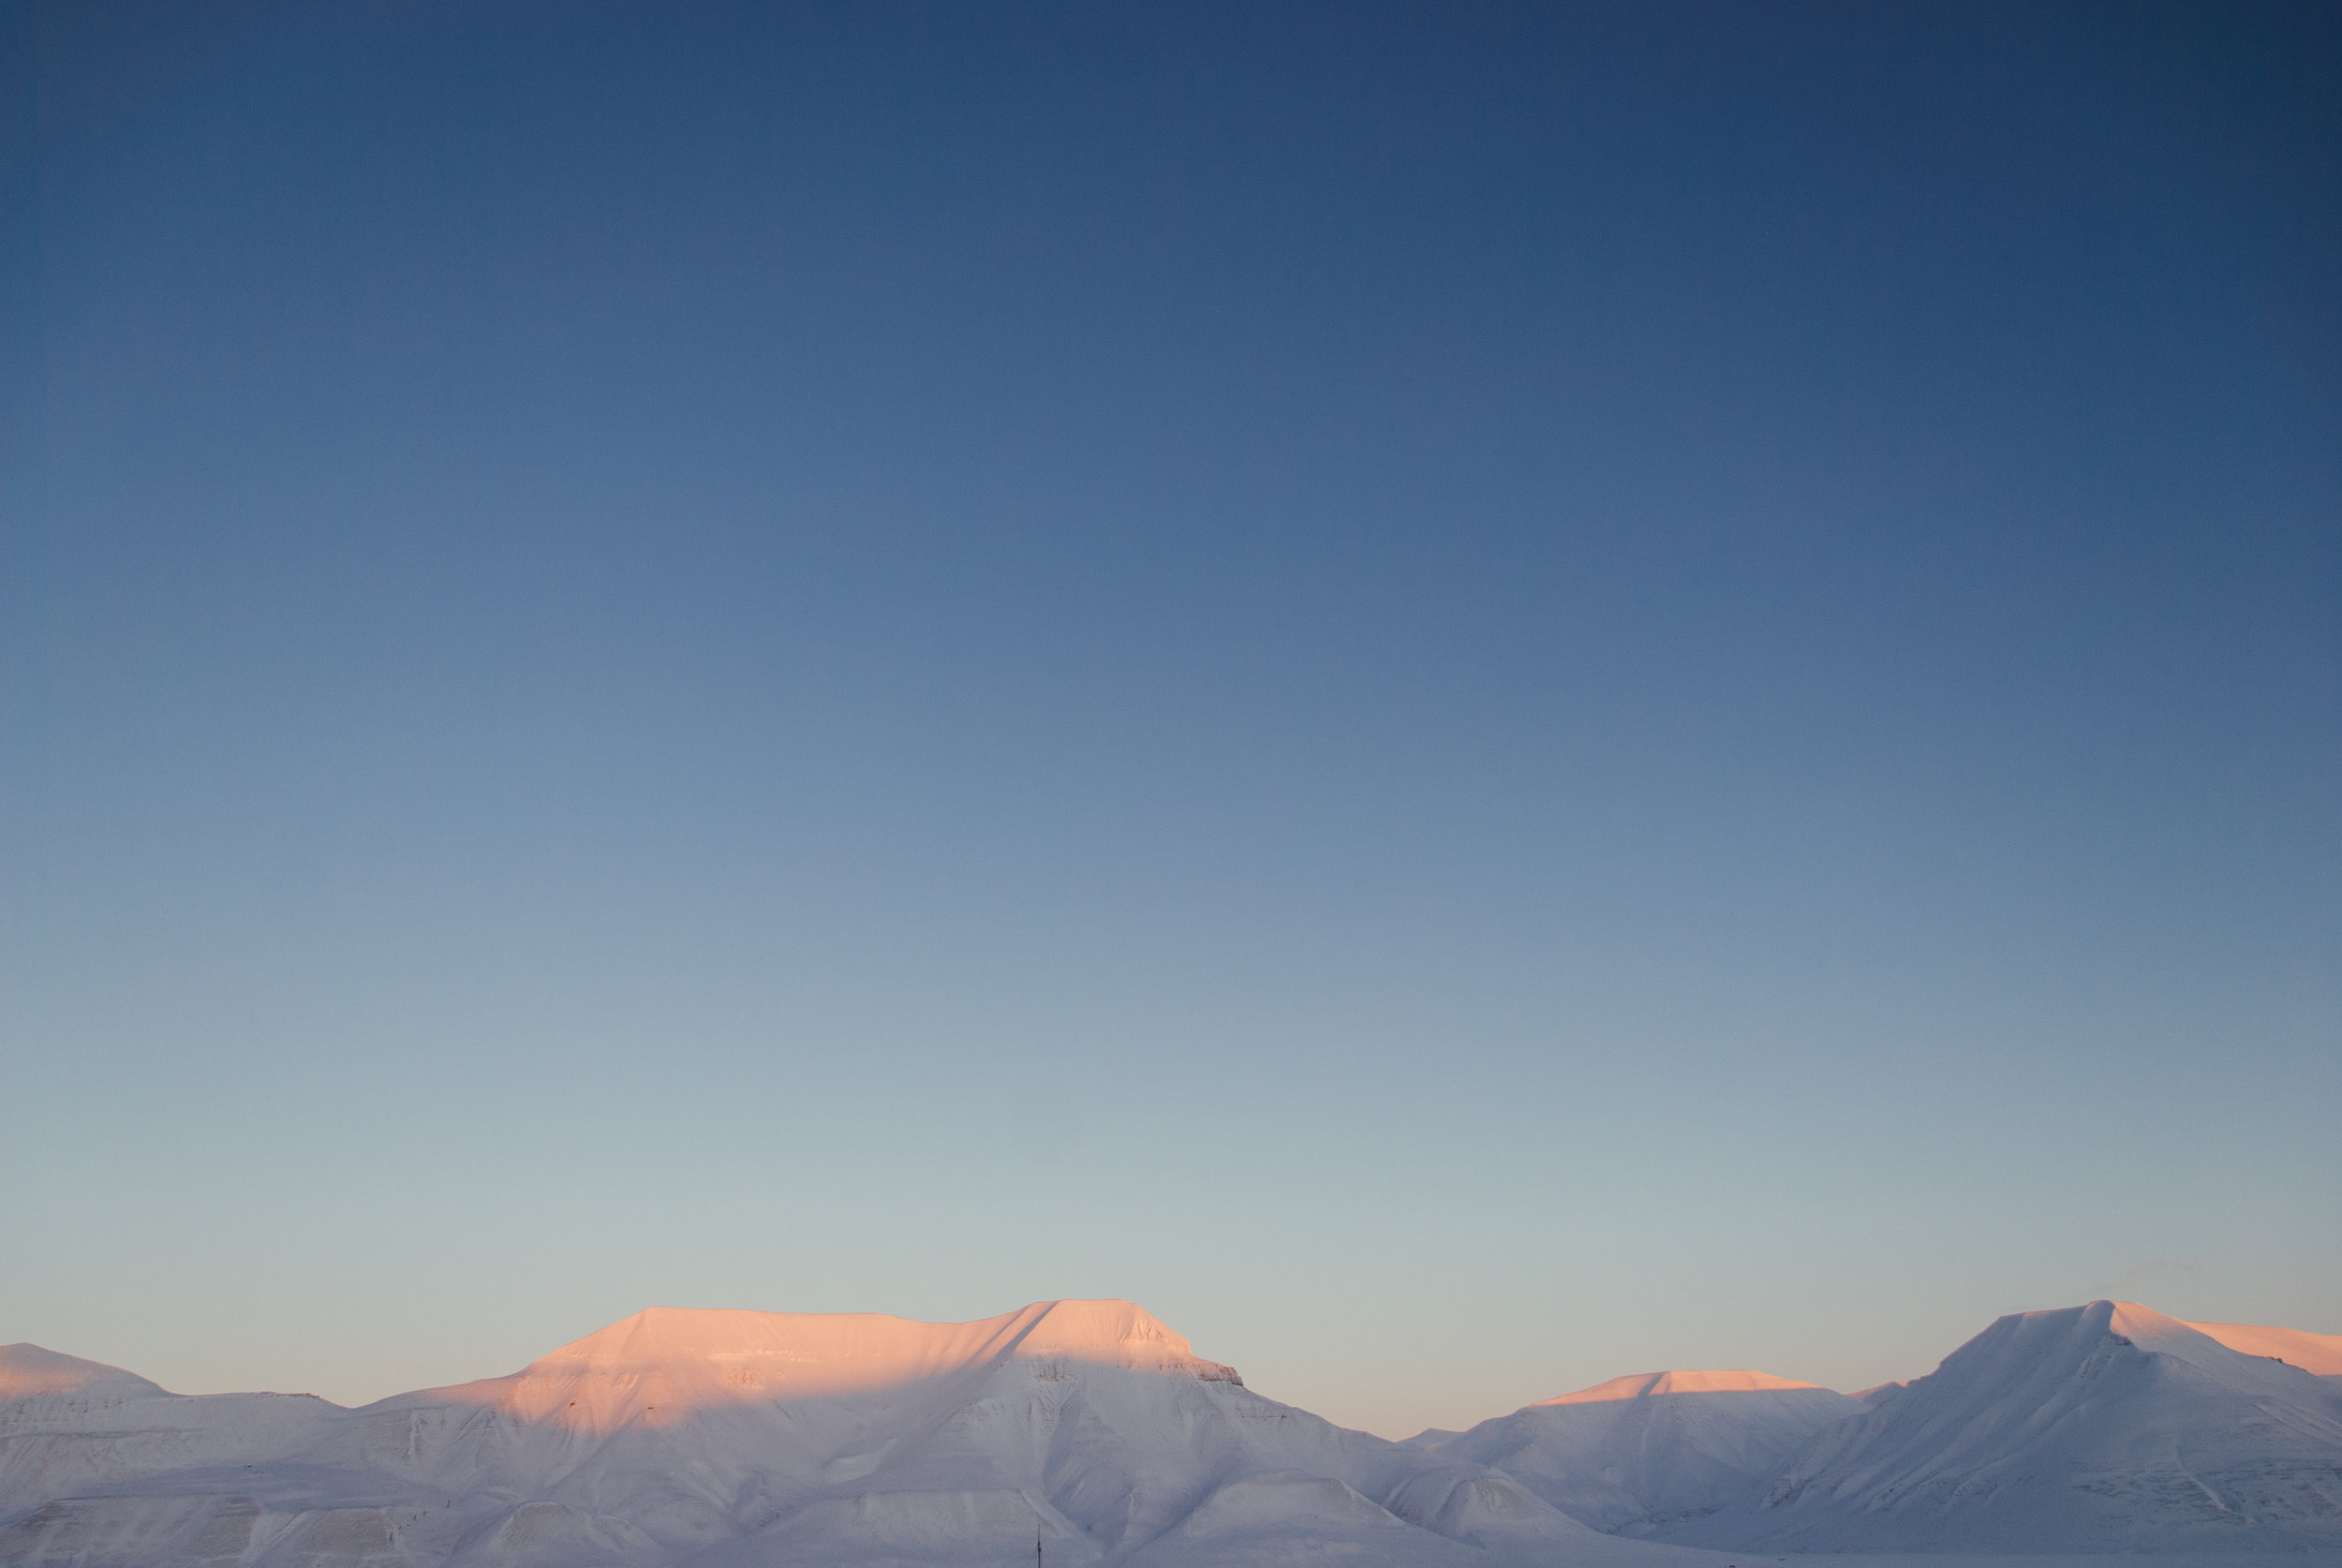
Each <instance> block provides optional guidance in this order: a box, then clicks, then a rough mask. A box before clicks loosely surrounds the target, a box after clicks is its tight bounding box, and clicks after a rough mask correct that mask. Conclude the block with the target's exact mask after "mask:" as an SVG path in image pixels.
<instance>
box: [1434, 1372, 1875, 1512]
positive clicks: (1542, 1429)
mask: <svg viewBox="0 0 2342 1568" xmlns="http://www.w3.org/2000/svg"><path fill="white" fill-rule="evenodd" d="M1861 1409H1862V1406H1861V1405H1860V1402H1858V1401H1857V1400H1855V1399H1852V1398H1848V1397H1846V1396H1845V1395H1844V1394H1839V1393H1836V1392H1833V1391H1832V1390H1831V1389H1827V1388H1822V1387H1818V1386H1816V1385H1815V1384H1813V1383H1797V1382H1793V1381H1791V1380H1790V1379H1787V1378H1779V1377H1773V1376H1771V1375H1770V1374H1769V1373H1765V1372H1754V1371H1745V1370H1742V1371H1667V1372H1642V1373H1638V1374H1635V1375H1633V1376H1630V1377H1623V1378H1613V1379H1611V1380H1610V1381H1609V1382H1608V1383H1598V1384H1596V1385H1595V1386H1593V1387H1592V1388H1583V1389H1579V1391H1578V1392H1576V1393H1574V1394H1564V1395H1562V1396H1561V1397H1559V1398H1552V1399H1546V1400H1543V1401H1541V1402H1539V1403H1537V1404H1534V1405H1529V1406H1526V1407H1524V1408H1523V1409H1520V1410H1518V1411H1515V1412H1514V1413H1512V1414H1510V1415H1506V1416H1500V1417H1498V1418H1497V1419H1495V1420H1492V1421H1483V1422H1482V1423H1480V1424H1479V1425H1478V1426H1476V1427H1473V1428H1472V1429H1471V1430H1470V1431H1467V1432H1426V1433H1423V1434H1422V1435H1420V1436H1418V1437H1416V1438H1412V1439H1409V1440H1408V1441H1409V1443H1410V1445H1411V1446H1415V1447H1418V1448H1420V1449H1422V1450H1423V1451H1424V1452H1426V1453H1430V1454H1435V1455H1439V1456H1441V1457H1446V1458H1450V1459H1457V1460H1460V1461H1463V1462H1465V1463H1469V1464H1475V1465H1489V1466H1493V1467H1495V1468H1497V1469H1501V1470H1503V1471H1504V1472H1505V1473H1507V1474H1509V1475H1511V1476H1513V1477H1514V1478H1515V1479H1517V1480H1519V1482H1520V1483H1521V1484H1522V1485H1523V1486H1525V1487H1528V1488H1529V1489H1530V1490H1531V1491H1533V1492H1534V1493H1535V1494H1536V1495H1537V1496H1538V1497H1540V1498H1542V1499H1544V1500H1545V1501H1547V1502H1549V1503H1551V1504H1552V1505H1553V1506H1554V1507H1555V1508H1557V1509H1559V1510H1560V1511H1561V1512H1563V1513H1564V1514H1567V1515H1568V1516H1571V1517H1572V1518H1575V1519H1578V1520H1580V1521H1581V1522H1583V1523H1586V1524H1589V1525H1592V1526H1593V1527H1594V1528H1595V1529H1597V1530H1602V1531H1612V1532H1615V1533H1619V1534H1623V1535H1630V1536H1632V1535H1647V1534H1650V1533H1652V1532H1653V1531H1659V1530H1663V1529H1666V1528H1668V1527H1669V1526H1672V1525H1676V1524H1680V1523H1681V1522H1682V1521H1684V1520H1686V1519H1691V1518H1697V1517H1701V1516H1706V1515H1708V1514H1712V1513H1713V1512H1715V1511H1716V1510H1717V1509H1719V1508H1722V1507H1724V1506H1726V1505H1727V1504H1729V1503H1733V1502H1740V1501H1751V1500H1753V1499H1755V1498H1756V1497H1759V1496H1761V1495H1762V1494H1763V1493H1764V1490H1765V1488H1766V1487H1767V1486H1768V1485H1769V1484H1770V1483H1771V1478H1772V1474H1773V1472H1774V1471H1775V1470H1777V1469H1778V1468H1779V1467H1780V1465H1781V1463H1782V1461H1783V1460H1785V1459H1786V1458H1787V1457H1789V1456H1790V1455H1791V1454H1793V1453H1795V1452H1797V1451H1798V1450H1799V1449H1800V1448H1801V1447H1803V1446H1804V1444H1805V1443H1806V1442H1807V1441H1808V1440H1810V1439H1811V1438H1812V1437H1813V1435H1814V1434H1815V1433H1816V1432H1817V1431H1819V1430H1820V1429H1821V1428H1823V1427H1827V1426H1829V1425H1831V1423H1832V1422H1836V1421H1842V1420H1845V1418H1847V1417H1848V1416H1850V1415H1854V1414H1857V1413H1860V1411H1861Z"/></svg>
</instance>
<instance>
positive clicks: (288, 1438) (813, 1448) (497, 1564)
mask: <svg viewBox="0 0 2342 1568" xmlns="http://www.w3.org/2000/svg"><path fill="white" fill-rule="evenodd" d="M11 1355H12V1358H11V1359H7V1360H5V1361H0V1366H7V1367H15V1368H20V1369H19V1370H18V1371H16V1372H15V1373H14V1374H12V1375H14V1376H15V1377H16V1378H17V1379H18V1381H19V1382H20V1383H22V1385H23V1387H24V1388H25V1389H26V1390H27V1391H28V1392H27V1393H26V1394H25V1396H24V1397H23V1398H17V1399H15V1400H13V1401H10V1402H6V1403H0V1434H5V1435H0V1564H6V1565H7V1568H67V1565H71V1568H166V1565H170V1568H177V1565H179V1564H184V1563H209V1564H216V1565H221V1568H225V1565H227V1564H231V1563H232V1564H237V1565H239V1568H277V1565H279V1564H282V1565H287V1568H289V1565H292V1564H300V1565H303V1568H426V1565H436V1564H441V1563H450V1564H456V1565H458V1568H522V1565H528V1568H587V1565H613V1568H615V1565H617V1564H630V1565H638V1568H653V1565H668V1564H676V1565H679V1564H683V1563H687V1562H689V1563H692V1564H699V1565H704V1568H724V1565H727V1564H738V1565H741V1568H749V1565H752V1564H753V1565H769V1564H775V1563H790V1564H804V1565H820V1568H826V1565H838V1568H843V1565H846V1564H872V1563H900V1564H912V1563H917V1564H934V1565H941V1564H945V1563H953V1564H957V1563H966V1562H1000V1563H1003V1564H1013V1563H1017V1562H1022V1561H1031V1557H1030V1554H1031V1552H1032V1549H1033V1547H1034V1545H1035V1543H1036V1542H1039V1543H1040V1544H1042V1545H1043V1546H1044V1547H1045V1550H1046V1552H1047V1561H1048V1562H1049V1563H1050V1564H1051V1565H1052V1568H1081V1565H1090V1564H1104V1563H1113V1564H1118V1565H1119V1564H1122V1563H1133V1564H1147V1565H1161V1568H1204V1565H1206V1564H1223V1563H1225V1564H1245V1563H1252V1562H1263V1563H1266V1562H1282V1561H1290V1560H1292V1559H1293V1558H1295V1557H1296V1556H1300V1557H1322V1556H1325V1555H1327V1554H1332V1555H1336V1556H1350V1557H1354V1558H1359V1559H1362V1560H1364V1561H1378V1562H1386V1563H1392V1564H1419V1565H1422V1568H1439V1565H1450V1568H1466V1565H1469V1564H1475V1563H1477V1564H1501V1563H1510V1562H1519V1563H1523V1564H1526V1563H1529V1562H1552V1561H1573V1562H1585V1563H1590V1564H1606V1563H1614V1564H1617V1565H1618V1568H1641V1565H1647V1568H1679V1565H1685V1564H1690V1565H1703V1564H1705V1562H1706V1560H1705V1559H1704V1558H1703V1557H1701V1556H1700V1555H1699V1554H1697V1553H1684V1552H1674V1553H1673V1554H1672V1555H1670V1556H1666V1557H1660V1558H1655V1559H1654V1558H1653V1557H1651V1556H1650V1555H1649V1552H1648V1550H1647V1549H1645V1548H1640V1547H1638V1546H1634V1545H1633V1544H1631V1543H1622V1542H1614V1541H1611V1540H1609V1539H1608V1538H1606V1537H1604V1536H1603V1535H1601V1534H1599V1533H1598V1532H1596V1531H1592V1530H1590V1529H1588V1528H1587V1527H1586V1526H1584V1525H1582V1524H1579V1523H1578V1522H1577V1521H1575V1520H1572V1519H1569V1518H1567V1517H1565V1516H1563V1515H1562V1514H1560V1513H1558V1512H1556V1511H1555V1510H1554V1509H1552V1508H1551V1507H1549V1506H1548V1505H1547V1504H1546V1503H1544V1502H1542V1501H1539V1500H1538V1499H1537V1498H1536V1497H1534V1495H1532V1494H1531V1493H1530V1492H1529V1491H1528V1490H1527V1489H1526V1488H1524V1487H1522V1486H1521V1485H1520V1484H1519V1482H1517V1481H1515V1480H1513V1479H1512V1478H1510V1477H1509V1476H1506V1475H1505V1474H1503V1473H1501V1472H1495V1471H1491V1470H1488V1469H1486V1468H1482V1467H1475V1466H1468V1465H1458V1464H1456V1463H1454V1462H1452V1461H1448V1460H1444V1459H1438V1458H1433V1457H1427V1456H1425V1455H1422V1454H1419V1453H1416V1452H1415V1451H1413V1450H1410V1449H1407V1448H1403V1447H1401V1445H1399V1444H1397V1443H1392V1442H1385V1441H1383V1440H1382V1439H1380V1438H1375V1437H1371V1436H1370V1435H1368V1434H1366V1433H1363V1432H1353V1431H1345V1430H1343V1429H1341V1428H1340V1427H1334V1426H1333V1425H1331V1424H1330V1423H1328V1422H1326V1421H1324V1420H1321V1419H1320V1418H1318V1417H1316V1416H1313V1415H1311V1414H1309V1413H1307V1412H1304V1411H1298V1410H1295V1409H1292V1408H1291V1407H1289V1406H1285V1405H1280V1404H1277V1403H1276V1402H1274V1401H1273V1400H1269V1399H1265V1398H1261V1397H1260V1396H1258V1395H1256V1394H1253V1393H1252V1392H1250V1391H1249V1390H1247V1389H1245V1388H1244V1387H1243V1386H1242V1384H1241V1383H1240V1382H1239V1381H1238V1379H1237V1377H1236V1374H1235V1373H1234V1372H1233V1371H1231V1370H1230V1369H1229V1368H1225V1367H1223V1366H1221V1365H1220V1364H1218V1363H1216V1362H1211V1361H1207V1360H1204V1359H1202V1358H1200V1357H1198V1356H1196V1355H1194V1354H1193V1352H1192V1351H1191V1350H1190V1348H1189V1347H1188V1344H1187V1342H1186V1341H1185V1340H1184V1339H1181V1338H1180V1337H1179V1336H1178V1335H1177V1334H1175V1333H1173V1332H1172V1331H1171V1330H1170V1329H1168V1328H1166V1327H1164V1325H1163V1324H1161V1323H1159V1322H1157V1321H1156V1320H1155V1319H1154V1318H1152V1317H1150V1316H1149V1315H1148V1314H1147V1313H1146V1312H1144V1311H1142V1310H1140V1309H1137V1308H1136V1307H1134V1306H1132V1305H1131V1304H1129V1303H1127V1302H1044V1303H1037V1304H1035V1305H1033V1306H1031V1307H1028V1308H1025V1309H1021V1310H1019V1311H1015V1312H1011V1313H1008V1314H1005V1315H1003V1316H1001V1317H999V1318H992V1319H986V1320H984V1321H982V1322H979V1323H971V1324H919V1323H912V1322H909V1321H907V1320H904V1319H899V1318H888V1317H881V1316H874V1315H873V1316H853V1317H808V1316H793V1315H787V1314H777V1313H760V1312H731V1311H685V1310H676V1309H655V1310H652V1311H648V1312H644V1313H641V1314H638V1315H637V1316H635V1317H633V1318H630V1319H628V1320H627V1321H626V1322H624V1323H620V1324H613V1325H612V1326H611V1327H609V1328H607V1329H604V1330H602V1331H600V1333H597V1334H593V1335H589V1336H587V1337H586V1339H581V1340H579V1341H577V1342H576V1343H574V1344H571V1345H568V1346H565V1347H563V1348H562V1349H560V1350H558V1351H556V1352H555V1353H553V1354H550V1355H548V1356H545V1357H543V1358H542V1359H541V1360H540V1361H538V1362H536V1363H534V1364H532V1365H531V1366H530V1367H528V1368H525V1369H523V1370H522V1371H520V1372H518V1373H515V1374H513V1375H512V1376H511V1377H508V1378H498V1379H491V1380H488V1381H486V1382H484V1383H468V1384H465V1385H462V1386H460V1387H456V1388H451V1389H434V1390H425V1391H422V1392H420V1393H416V1394H408V1395H401V1396H399V1397H397V1398H392V1399H386V1400H383V1401H381V1402H379V1403H378V1404H374V1405H369V1406H367V1407H365V1408H363V1409H361V1410H355V1411H346V1410H342V1409H340V1408H338V1407H335V1406H332V1405H328V1404H326V1403H324V1402H323V1401H321V1400H314V1399H307V1398H286V1397H283V1396H271V1395H236V1396H213V1397H210V1398H182V1397H179V1396H174V1395H170V1394H166V1393H164V1392H163V1391H162V1390H160V1389H158V1388H156V1386H155V1385H154V1384H152V1383H146V1382H145V1381H144V1380H142V1379H137V1378H133V1377H130V1376H129V1375H128V1374H126V1373H120V1372H115V1371H113V1370H112V1369H111V1368H98V1367H95V1366H94V1365H93V1364H90V1363H72V1362H70V1361H69V1358H64V1357H53V1356H50V1355H49V1354H48V1353H44V1352H37V1351H32V1350H30V1349H29V1348H28V1349H25V1350H24V1351H22V1353H21V1354H20V1353H11ZM36 1384H37V1388H38V1390H39V1391H38V1392H29V1391H30V1390H33V1389H34V1388H35V1385H36Z"/></svg>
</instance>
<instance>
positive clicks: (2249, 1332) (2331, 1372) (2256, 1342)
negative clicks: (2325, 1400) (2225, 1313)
mask: <svg viewBox="0 0 2342 1568" xmlns="http://www.w3.org/2000/svg"><path fill="white" fill-rule="evenodd" d="M2187 1326H2188V1327H2190V1328H2192V1329H2194V1330H2195V1331H2196V1332H2197V1333H2199V1334H2208V1335H2210V1336H2211V1337H2212V1338H2213V1339H2217V1340H2219V1341H2220V1343H2222V1344H2224V1345H2226V1346H2227V1347H2228V1348H2229V1349H2231V1350H2232V1351H2242V1352H2243V1353H2244V1354H2246V1355H2265V1356H2270V1357H2272V1358H2274V1359H2275V1360H2278V1361H2282V1362H2284V1363H2285V1364H2286V1365H2287V1366H2289V1367H2299V1368H2301V1369H2302V1370H2303V1371H2305V1372H2315V1373H2317V1374H2318V1375H2319V1376H2320V1377H2321V1378H2342V1334H2312V1333H2309V1332H2308V1331H2307V1330H2305V1329H2300V1328H2264V1327H2262V1326H2260V1324H2250V1323H2191V1324H2188V1325H2187Z"/></svg>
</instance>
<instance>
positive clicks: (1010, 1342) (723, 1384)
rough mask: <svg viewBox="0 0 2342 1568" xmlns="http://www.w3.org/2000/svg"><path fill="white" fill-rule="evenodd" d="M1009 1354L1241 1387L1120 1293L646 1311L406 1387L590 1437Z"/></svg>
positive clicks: (865, 1386)
mask: <svg viewBox="0 0 2342 1568" xmlns="http://www.w3.org/2000/svg"><path fill="white" fill-rule="evenodd" d="M1012 1361H1056V1362H1063V1363H1068V1364H1073V1365H1079V1366H1084V1367H1111V1368H1119V1369H1120V1370H1123V1371H1134V1372H1161V1373H1169V1374H1173V1375H1176V1376H1179V1377H1187V1378H1196V1379H1201V1380H1203V1381H1205V1382H1217V1383H1241V1382H1242V1381H1243V1380H1241V1379H1240V1378H1238V1376H1237V1374H1236V1371H1235V1369H1234V1368H1228V1367H1223V1366H1221V1365H1220V1364H1219V1363H1218V1362H1216V1361H1206V1360H1203V1359H1202V1358H1201V1357H1199V1356H1197V1355H1196V1354H1194V1353H1193V1351H1192V1350H1190V1349H1189V1348H1188V1343H1187V1341H1186V1340H1185V1339H1182V1338H1180V1337H1179V1336H1178V1334H1175V1333H1173V1332H1172V1331H1171V1330H1170V1329H1169V1328H1167V1327H1165V1326H1164V1324H1162V1323H1161V1322H1160V1321H1158V1320H1157V1319H1156V1318H1155V1317H1154V1316H1153V1315H1152V1314H1151V1313H1149V1312H1148V1311H1146V1310H1145V1309H1142V1308H1139V1307H1137V1306H1134V1304H1132V1303H1130V1302H1127V1301H1045V1302H1036V1303H1034V1304H1033V1305H1032V1306H1030V1307H1025V1308H1021V1309H1018V1310H1016V1311H1014V1312H1007V1313H1003V1314H1002V1315H1001V1316H1000V1317H997V1318H986V1319H983V1320H981V1321H980V1322H976V1323H917V1322H914V1321H912V1319H909V1318H896V1317H887V1316H885V1315H883V1314H881V1313H877V1312H855V1313H834V1314H817V1313H810V1312H749V1311H729V1310H711V1309H691V1308H678V1307H653V1308H651V1309H648V1310H647V1311H642V1312H637V1313H635V1314H634V1316H632V1317H630V1318H626V1319H623V1320H622V1321H620V1322H617V1323H614V1324H611V1325H610V1326H609V1327H607V1328H604V1329H601V1330H600V1331H598V1332H596V1333H593V1334H588V1335H587V1336H586V1338H585V1339H579V1340H577V1341H575V1342H574V1343H571V1344H567V1345H564V1346H562V1347H561V1348H560V1349H559V1350H557V1351H555V1352H554V1353H553V1354H550V1355H547V1356H545V1357H543V1358H541V1359H540V1360H538V1361H535V1362H532V1363H531V1364H530V1365H528V1366H527V1367H526V1368H523V1369H521V1370H520V1371H517V1372H514V1373H512V1374H511V1376H510V1377H501V1378H489V1379H486V1380H483V1381H482V1382H479V1383H463V1384H460V1385H458V1386H456V1387H452V1388H434V1389H428V1390H425V1391H424V1392H423V1393H422V1394H416V1395H408V1396H406V1398H409V1399H428V1400H433V1401H437V1402H439V1403H445V1404H476V1405H486V1406H492V1407H494V1408H496V1409H497V1410H500V1411H503V1412H505V1413H508V1414H511V1415H512V1416H515V1417H517V1418H519V1419H521V1420H524V1421H541V1422H548V1423H551V1424H553V1425H555V1426H559V1427H577V1428H580V1429H582V1430H585V1431H589V1432H611V1431H616V1430H617V1429H619V1428H620V1427H630V1426H634V1425H637V1424H641V1425H645V1426H674V1425H675V1424H676V1423H678V1422H682V1421H686V1420H689V1419H690V1418H692V1417H694V1416H697V1415H701V1414H704V1413H707V1412H710V1411H716V1410H721V1409H724V1408H727V1407H734V1406H755V1405H772V1404H782V1403H796V1402H802V1401H806V1400H836V1399H850V1398H853V1397H855V1396H857V1395H866V1394H872V1393H877V1392H880V1391H883V1390H889V1389H906V1388H913V1387H923V1386H939V1385H950V1384H953V1383H962V1382H966V1381H967V1380H970V1379H982V1378H983V1377H985V1376H986V1375H988V1374H989V1373H991V1372H994V1371H996V1370H998V1369H999V1368H1001V1367H1002V1366H1004V1365H1006V1364H1007V1363H1009V1362H1012Z"/></svg>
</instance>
